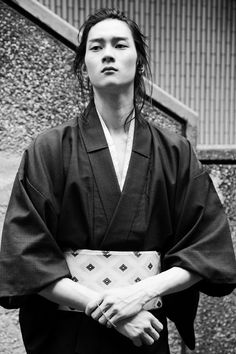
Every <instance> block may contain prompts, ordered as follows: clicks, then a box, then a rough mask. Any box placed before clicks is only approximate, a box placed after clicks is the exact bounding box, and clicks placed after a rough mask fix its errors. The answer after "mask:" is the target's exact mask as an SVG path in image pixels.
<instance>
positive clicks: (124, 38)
mask: <svg viewBox="0 0 236 354" xmlns="http://www.w3.org/2000/svg"><path fill="white" fill-rule="evenodd" d="M127 39H128V37H112V41H113V42H114V41H126V40H127ZM89 42H90V43H94V42H99V43H104V42H105V39H104V38H102V37H101V38H92V39H90V40H89Z"/></svg>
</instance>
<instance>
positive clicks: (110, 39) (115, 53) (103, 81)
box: [85, 19, 137, 92]
mask: <svg viewBox="0 0 236 354" xmlns="http://www.w3.org/2000/svg"><path fill="white" fill-rule="evenodd" d="M136 63H137V51H136V48H135V44H134V40H133V36H132V33H131V31H130V29H129V27H128V25H127V24H126V23H125V22H123V21H120V20H116V19H107V20H104V21H101V22H99V23H97V24H96V25H95V26H93V27H92V28H91V30H90V31H89V34H88V39H87V46H86V54H85V65H86V68H87V73H88V76H89V79H90V81H91V84H92V85H93V87H94V89H95V90H99V89H100V90H105V89H106V90H107V89H108V90H109V92H111V91H112V90H116V91H117V90H118V88H119V87H120V88H123V89H124V87H131V88H133V86H134V77H135V73H136Z"/></svg>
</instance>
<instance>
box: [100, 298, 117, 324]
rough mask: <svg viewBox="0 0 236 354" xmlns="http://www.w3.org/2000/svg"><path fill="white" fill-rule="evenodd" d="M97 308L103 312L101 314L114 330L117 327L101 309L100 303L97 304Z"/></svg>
mask: <svg viewBox="0 0 236 354" xmlns="http://www.w3.org/2000/svg"><path fill="white" fill-rule="evenodd" d="M97 307H98V308H99V310H100V311H101V313H102V314H103V316H104V317H105V319H106V320H107V323H109V324H110V325H111V326H112V327H113V328H116V325H115V324H114V323H112V322H111V321H110V320H109V318H108V317H107V315H106V314H105V312H103V310H102V309H101V307H100V305H99V304H98V303H97Z"/></svg>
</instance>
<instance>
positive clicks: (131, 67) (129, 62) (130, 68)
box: [124, 55, 137, 75]
mask: <svg viewBox="0 0 236 354" xmlns="http://www.w3.org/2000/svg"><path fill="white" fill-rule="evenodd" d="M124 64H125V67H126V68H127V73H129V74H130V75H135V73H136V66H137V56H135V55H134V56H132V57H128V58H127V59H126V61H125V63H124Z"/></svg>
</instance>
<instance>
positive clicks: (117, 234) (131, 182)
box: [101, 120, 151, 249]
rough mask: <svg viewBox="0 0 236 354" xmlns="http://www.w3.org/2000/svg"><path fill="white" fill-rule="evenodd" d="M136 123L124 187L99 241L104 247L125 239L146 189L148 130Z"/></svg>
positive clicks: (149, 143) (116, 244)
mask: <svg viewBox="0 0 236 354" xmlns="http://www.w3.org/2000/svg"><path fill="white" fill-rule="evenodd" d="M135 123H136V124H135V132H134V140H133V148H132V154H131V158H130V163H129V168H128V171H127V176H126V180H125V184H124V188H123V191H122V193H121V196H120V198H119V201H118V203H117V205H116V208H115V210H114V213H113V216H112V219H111V221H110V223H109V226H108V228H107V231H106V234H105V235H104V238H103V241H102V243H101V248H103V249H112V247H115V248H116V249H117V248H119V244H120V245H122V243H123V242H122V241H125V240H127V238H128V236H129V233H130V230H131V228H132V223H133V220H134V218H135V215H136V213H137V210H138V207H139V204H140V200H141V197H142V195H143V193H144V191H145V186H146V182H147V178H148V170H149V162H150V154H151V132H150V130H149V127H148V125H147V123H146V122H144V123H143V124H141V123H140V122H139V121H138V120H136V122H135ZM118 243H119V244H118ZM121 247H122V246H121Z"/></svg>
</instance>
